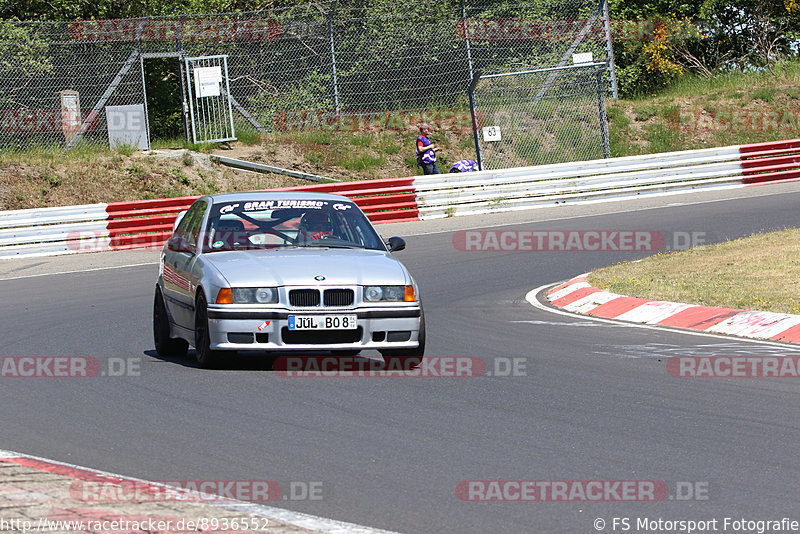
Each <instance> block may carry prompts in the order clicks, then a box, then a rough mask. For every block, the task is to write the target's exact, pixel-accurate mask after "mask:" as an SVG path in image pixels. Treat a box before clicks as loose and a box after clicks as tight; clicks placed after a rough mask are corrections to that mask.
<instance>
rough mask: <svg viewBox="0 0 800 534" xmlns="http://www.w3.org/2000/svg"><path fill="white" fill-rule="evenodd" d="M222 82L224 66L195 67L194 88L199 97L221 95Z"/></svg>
mask: <svg viewBox="0 0 800 534" xmlns="http://www.w3.org/2000/svg"><path fill="white" fill-rule="evenodd" d="M221 83H222V67H220V66H219V65H217V66H216V67H196V68H195V69H194V90H195V93H196V95H197V98H200V97H204V96H219V94H220V92H219V87H220V84H221Z"/></svg>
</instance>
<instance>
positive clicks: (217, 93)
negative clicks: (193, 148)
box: [184, 55, 236, 143]
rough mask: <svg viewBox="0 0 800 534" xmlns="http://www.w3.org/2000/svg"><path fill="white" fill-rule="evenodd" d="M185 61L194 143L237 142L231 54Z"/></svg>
mask: <svg viewBox="0 0 800 534" xmlns="http://www.w3.org/2000/svg"><path fill="white" fill-rule="evenodd" d="M184 62H185V66H186V85H187V87H188V93H189V94H188V97H189V122H190V124H191V130H192V142H194V143H220V142H224V141H235V140H236V132H235V131H234V127H233V110H232V108H231V99H230V87H229V86H228V56H227V55H221V56H201V57H187V58H184Z"/></svg>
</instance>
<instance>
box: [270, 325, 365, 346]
mask: <svg viewBox="0 0 800 534" xmlns="http://www.w3.org/2000/svg"><path fill="white" fill-rule="evenodd" d="M362 332H363V331H362V329H361V327H360V326H359V327H358V328H356V329H355V330H289V329H288V328H287V327H285V326H284V327H283V328H281V338H282V339H283V342H284V343H286V344H287V345H329V344H334V343H357V342H359V341H361V334H362Z"/></svg>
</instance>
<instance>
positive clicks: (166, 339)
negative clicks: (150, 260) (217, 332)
mask: <svg viewBox="0 0 800 534" xmlns="http://www.w3.org/2000/svg"><path fill="white" fill-rule="evenodd" d="M169 330H170V328H169V315H167V307H166V306H165V305H164V297H163V296H161V289H159V288H156V295H155V298H154V299H153V344H154V345H155V347H156V352H157V353H158V355H159V356H164V357H176V358H180V357H182V356H186V352H187V351H188V350H189V343H187V342H186V340H184V339H174V338H171V337H170V336H169V334H170V332H169Z"/></svg>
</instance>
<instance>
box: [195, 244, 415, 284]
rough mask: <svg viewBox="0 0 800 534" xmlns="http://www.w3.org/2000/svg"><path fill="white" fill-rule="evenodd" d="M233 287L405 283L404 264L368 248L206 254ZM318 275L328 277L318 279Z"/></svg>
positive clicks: (387, 254) (406, 278)
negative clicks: (316, 278)
mask: <svg viewBox="0 0 800 534" xmlns="http://www.w3.org/2000/svg"><path fill="white" fill-rule="evenodd" d="M203 257H204V259H205V261H207V262H208V263H210V264H211V265H213V266H214V267H215V268H216V269H217V270H219V272H220V273H221V274H222V276H224V277H225V278H226V279H227V280H228V282H229V283H230V284H231V286H232V287H259V286H309V285H379V284H385V285H404V284H406V283H407V281H409V280H410V277H409V276H408V274H407V272H406V269H405V268H404V267H403V265H402V264H401V263H400V262H399V261H397V260H396V259H394V258H393V257H392V256H390V255H389V253H388V252H382V251H379V250H364V249H335V248H331V249H328V248H314V249H304V248H297V249H266V250H248V251H230V252H213V253H209V254H205V255H204V256H203ZM316 276H324V277H325V279H324V280H321V281H318V280H315V277H316Z"/></svg>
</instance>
